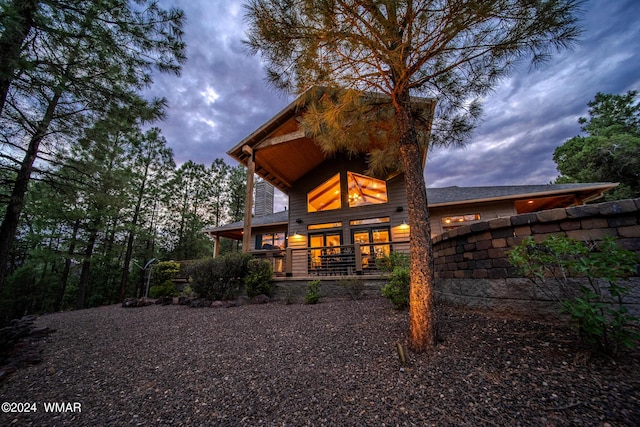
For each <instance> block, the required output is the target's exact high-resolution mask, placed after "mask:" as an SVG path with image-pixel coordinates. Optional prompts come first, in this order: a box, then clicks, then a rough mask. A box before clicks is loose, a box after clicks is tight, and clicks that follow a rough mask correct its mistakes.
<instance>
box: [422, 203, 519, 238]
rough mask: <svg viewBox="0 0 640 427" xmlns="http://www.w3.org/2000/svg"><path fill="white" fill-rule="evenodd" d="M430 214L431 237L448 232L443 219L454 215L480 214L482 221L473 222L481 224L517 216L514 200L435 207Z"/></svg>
mask: <svg viewBox="0 0 640 427" xmlns="http://www.w3.org/2000/svg"><path fill="white" fill-rule="evenodd" d="M429 212H430V214H431V236H437V235H438V234H442V233H443V232H445V231H446V230H445V229H444V227H443V224H442V218H444V217H448V216H454V215H468V214H480V220H479V221H473V222H480V221H488V220H490V219H495V218H502V217H508V216H512V215H515V214H516V209H515V207H514V205H513V200H505V201H497V202H487V203H473V204H466V205H458V206H445V207H435V208H430V209H429ZM473 222H471V221H470V222H465V223H464V225H468V224H471V223H473Z"/></svg>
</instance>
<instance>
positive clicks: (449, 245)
mask: <svg viewBox="0 0 640 427" xmlns="http://www.w3.org/2000/svg"><path fill="white" fill-rule="evenodd" d="M550 235H564V236H567V237H569V238H572V239H576V240H583V241H594V240H595V241H598V240H601V239H603V238H604V237H607V236H610V237H613V238H615V239H616V240H617V241H618V244H619V245H620V246H621V247H622V248H624V249H628V250H631V251H635V252H636V253H640V199H632V200H631V199H630V200H620V201H615V202H606V203H600V204H595V205H584V206H576V207H570V208H562V209H552V210H547V211H542V212H535V213H527V214H521V215H516V216H512V217H509V218H497V219H493V220H490V221H486V222H477V223H474V224H471V225H468V226H463V227H460V228H457V229H455V230H451V231H449V232H446V233H443V234H441V235H439V236H436V237H435V238H434V241H433V248H434V257H435V277H436V290H437V292H438V295H439V297H440V298H442V299H443V300H445V301H447V302H449V303H456V304H462V305H466V306H473V307H479V308H490V309H497V310H504V311H511V312H521V313H523V314H525V313H538V312H550V311H552V310H555V308H554V307H552V304H551V301H548V300H547V299H545V296H544V295H543V294H542V293H541V292H540V290H538V289H535V288H534V286H533V284H532V283H531V282H530V281H529V280H527V279H524V278H523V277H522V275H520V274H519V273H518V271H517V270H516V269H515V268H514V267H513V266H512V265H511V264H510V263H509V260H508V251H509V250H511V249H512V248H514V247H515V246H517V245H519V244H520V243H521V242H522V240H523V239H525V238H526V237H528V236H532V237H533V238H534V239H535V240H536V241H538V242H541V241H543V240H545V239H546V238H547V237H549V236H550ZM637 276H640V274H638V275H637ZM638 283H640V278H639V277H634V278H632V279H631V284H632V285H633V286H634V287H635V288H636V289H635V291H636V292H635V293H634V295H632V296H631V297H630V298H629V301H628V302H629V304H630V305H631V308H632V310H633V311H634V312H636V313H638V312H640V296H639V295H638V293H639V292H640V289H639V288H640V286H635V285H637V284H638Z"/></svg>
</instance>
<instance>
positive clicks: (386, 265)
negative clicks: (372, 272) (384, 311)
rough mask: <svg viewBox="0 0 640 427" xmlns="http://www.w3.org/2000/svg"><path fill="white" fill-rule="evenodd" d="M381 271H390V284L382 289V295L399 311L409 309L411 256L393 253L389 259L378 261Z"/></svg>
mask: <svg viewBox="0 0 640 427" xmlns="http://www.w3.org/2000/svg"><path fill="white" fill-rule="evenodd" d="M377 263H378V264H377V265H378V268H379V269H380V270H384V271H389V272H390V273H389V282H387V284H386V285H385V286H384V287H383V288H382V295H383V296H384V297H385V298H388V299H389V300H390V301H391V303H392V304H393V305H394V306H395V307H396V308H397V309H398V310H404V309H405V308H407V307H409V289H410V287H411V280H410V268H409V255H408V254H405V253H402V252H392V253H391V254H390V255H389V256H388V257H382V258H379V259H378V260H377Z"/></svg>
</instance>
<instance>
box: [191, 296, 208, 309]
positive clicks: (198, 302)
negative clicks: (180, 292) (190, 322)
mask: <svg viewBox="0 0 640 427" xmlns="http://www.w3.org/2000/svg"><path fill="white" fill-rule="evenodd" d="M189 307H191V308H203V307H211V301H209V300H207V299H204V298H193V299H192V300H190V301H189Z"/></svg>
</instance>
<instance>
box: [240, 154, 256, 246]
mask: <svg viewBox="0 0 640 427" xmlns="http://www.w3.org/2000/svg"><path fill="white" fill-rule="evenodd" d="M242 151H243V152H244V153H246V154H248V155H249V157H248V159H247V191H246V193H245V197H244V230H243V233H244V234H243V235H242V252H243V253H247V252H249V245H250V244H251V208H252V207H253V175H254V174H255V172H256V164H255V162H254V159H253V153H254V151H253V150H252V149H251V147H249V146H248V145H245V146H244V147H242Z"/></svg>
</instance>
